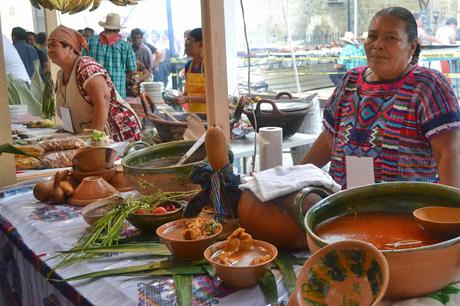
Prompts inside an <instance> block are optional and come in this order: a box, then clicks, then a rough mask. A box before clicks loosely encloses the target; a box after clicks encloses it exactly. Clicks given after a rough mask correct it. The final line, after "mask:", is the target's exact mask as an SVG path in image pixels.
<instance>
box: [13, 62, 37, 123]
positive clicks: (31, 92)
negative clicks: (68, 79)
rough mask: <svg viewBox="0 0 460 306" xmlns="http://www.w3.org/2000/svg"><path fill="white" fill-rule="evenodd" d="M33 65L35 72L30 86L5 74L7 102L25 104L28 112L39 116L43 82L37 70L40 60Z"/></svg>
mask: <svg viewBox="0 0 460 306" xmlns="http://www.w3.org/2000/svg"><path fill="white" fill-rule="evenodd" d="M34 66H35V71H36V72H35V73H34V75H33V77H32V79H31V84H30V86H29V85H27V84H26V82H24V81H22V80H19V79H17V78H15V77H13V76H12V75H8V76H7V87H8V103H9V104H10V105H17V104H24V105H27V112H28V113H30V114H32V115H34V116H41V114H42V101H43V93H44V90H45V84H44V83H43V80H42V78H41V76H40V73H39V72H38V71H39V69H40V62H39V61H38V60H37V61H35V62H34ZM37 67H38V70H37Z"/></svg>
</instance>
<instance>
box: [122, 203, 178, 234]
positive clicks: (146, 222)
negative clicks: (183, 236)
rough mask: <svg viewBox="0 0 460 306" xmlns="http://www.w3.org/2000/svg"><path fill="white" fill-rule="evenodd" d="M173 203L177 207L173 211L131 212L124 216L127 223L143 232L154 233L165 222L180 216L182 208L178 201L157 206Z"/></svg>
mask: <svg viewBox="0 0 460 306" xmlns="http://www.w3.org/2000/svg"><path fill="white" fill-rule="evenodd" d="M171 204H172V205H174V206H175V207H176V208H177V209H176V210H175V211H170V212H166V213H164V214H147V215H141V214H135V213H131V214H129V215H128V217H127V218H126V219H127V220H128V221H129V223H131V224H132V225H133V226H134V227H136V228H138V229H139V230H141V231H142V232H144V233H155V231H156V230H157V228H158V227H159V226H160V225H162V224H165V223H168V222H171V221H174V220H177V219H179V218H181V217H182V213H183V211H184V208H183V207H182V205H180V204H179V203H172V202H168V203H164V204H160V205H159V206H166V205H171Z"/></svg>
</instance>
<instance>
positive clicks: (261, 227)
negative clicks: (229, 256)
mask: <svg viewBox="0 0 460 306" xmlns="http://www.w3.org/2000/svg"><path fill="white" fill-rule="evenodd" d="M309 189H310V191H309V193H308V197H307V198H306V199H305V200H304V201H303V203H301V204H299V206H295V205H294V199H295V197H296V196H297V192H293V193H290V194H287V195H285V196H282V197H278V198H276V199H273V200H271V201H267V202H261V201H260V200H259V199H258V198H257V197H256V196H255V195H254V194H253V193H252V191H250V190H249V189H246V190H243V192H242V194H241V197H240V199H239V201H238V207H237V215H238V220H239V223H240V226H241V227H242V228H244V229H245V230H246V232H247V233H249V234H251V235H252V237H253V238H254V239H259V240H264V241H267V242H270V243H271V244H273V245H275V246H276V247H277V248H278V249H282V250H295V249H305V248H306V247H307V240H306V235H305V229H304V226H303V225H302V223H303V217H304V216H305V213H306V212H307V210H308V209H309V208H310V207H311V206H313V205H314V204H315V203H316V202H318V201H319V200H321V198H323V197H325V196H327V194H328V191H326V190H324V189H322V188H319V187H318V188H317V187H310V188H309ZM318 189H321V190H318ZM310 193H312V194H310Z"/></svg>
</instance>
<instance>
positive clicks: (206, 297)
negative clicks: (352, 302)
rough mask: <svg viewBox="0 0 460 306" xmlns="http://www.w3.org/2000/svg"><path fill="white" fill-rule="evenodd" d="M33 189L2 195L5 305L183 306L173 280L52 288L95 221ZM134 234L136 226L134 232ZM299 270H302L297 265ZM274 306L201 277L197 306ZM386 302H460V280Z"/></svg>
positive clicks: (76, 270)
mask: <svg viewBox="0 0 460 306" xmlns="http://www.w3.org/2000/svg"><path fill="white" fill-rule="evenodd" d="M32 187H33V185H32V184H29V185H27V184H24V185H23V186H20V187H17V188H14V189H3V190H0V305H50V306H51V305H53V306H58V305H117V306H118V305H178V301H177V298H176V294H175V287H174V282H173V281H172V278H170V277H144V278H142V277H125V276H120V277H109V278H102V279H96V280H85V281H74V282H69V283H67V282H61V283H50V282H48V281H47V279H46V275H48V273H50V271H51V269H50V267H53V266H55V265H56V263H57V260H56V259H53V258H52V256H53V255H55V254H56V252H57V251H60V250H67V249H69V248H71V247H72V246H73V245H74V243H75V242H76V241H77V239H78V238H79V237H80V235H81V233H82V232H83V230H84V229H85V228H86V227H87V224H86V223H85V221H84V220H83V218H82V217H81V208H79V207H74V206H70V205H48V204H44V203H40V202H37V200H35V199H34V197H33V195H32ZM127 230H128V231H129V230H130V229H129V228H128V229H127ZM153 259H154V257H153V256H151V255H150V256H149V255H148V254H145V255H142V254H136V256H132V255H129V256H128V255H118V256H114V257H110V256H108V257H103V258H99V259H97V260H93V261H90V262H85V263H80V264H77V265H73V266H70V267H67V268H64V269H58V270H57V272H56V274H54V275H52V278H67V277H71V276H75V275H79V274H82V273H86V272H92V271H99V270H104V269H110V268H116V267H123V266H128V265H130V264H132V265H138V264H143V263H147V262H148V261H151V260H153ZM295 269H296V271H297V272H298V271H299V269H300V267H299V266H296V267H295ZM273 273H274V275H275V277H276V280H277V285H278V294H279V305H285V304H286V303H287V300H288V293H287V290H286V288H285V287H284V284H283V281H282V277H281V274H280V273H279V271H277V270H273ZM217 304H218V305H245V306H246V305H266V304H267V303H266V301H265V298H264V295H263V293H262V291H261V290H260V288H259V287H258V286H254V287H252V288H248V289H243V290H234V289H231V288H229V287H227V286H225V285H224V284H222V282H221V281H220V280H218V279H213V278H210V277H209V276H205V275H202V276H195V277H194V279H193V305H217ZM381 305H384V306H388V305H395V306H410V305H460V283H456V284H452V285H450V286H448V287H446V288H444V289H443V290H441V291H440V292H438V293H435V294H433V295H431V296H429V297H424V298H417V299H410V300H405V301H397V302H395V301H384V302H382V303H381Z"/></svg>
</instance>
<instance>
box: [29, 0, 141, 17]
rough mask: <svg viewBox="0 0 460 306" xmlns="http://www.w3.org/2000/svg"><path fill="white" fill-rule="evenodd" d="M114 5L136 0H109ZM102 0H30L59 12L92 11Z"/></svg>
mask: <svg viewBox="0 0 460 306" xmlns="http://www.w3.org/2000/svg"><path fill="white" fill-rule="evenodd" d="M109 1H110V2H112V3H113V4H115V5H118V6H126V5H134V4H137V1H136V0H109ZM101 2H102V0H30V3H31V4H32V5H33V6H34V7H35V8H37V9H41V8H42V7H43V8H45V9H49V10H57V11H61V13H63V14H65V13H70V14H76V13H79V12H81V11H84V10H86V9H88V8H89V9H90V11H94V10H95V9H97V8H98V7H99V5H101Z"/></svg>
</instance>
